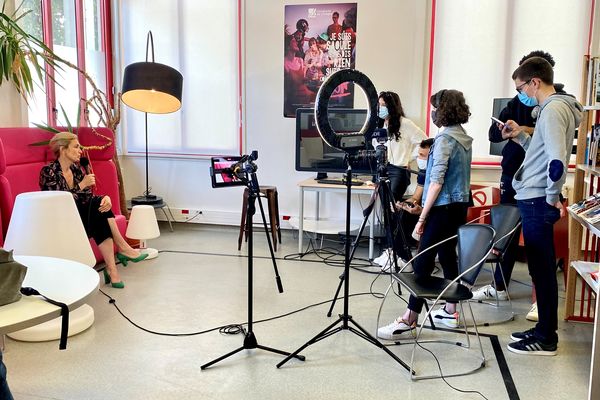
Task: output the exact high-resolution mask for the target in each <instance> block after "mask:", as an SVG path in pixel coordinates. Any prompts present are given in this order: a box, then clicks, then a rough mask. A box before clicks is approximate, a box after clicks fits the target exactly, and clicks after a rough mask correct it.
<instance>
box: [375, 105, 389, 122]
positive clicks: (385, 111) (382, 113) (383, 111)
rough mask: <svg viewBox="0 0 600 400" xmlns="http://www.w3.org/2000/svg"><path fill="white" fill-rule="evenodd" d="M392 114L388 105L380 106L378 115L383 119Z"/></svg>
mask: <svg viewBox="0 0 600 400" xmlns="http://www.w3.org/2000/svg"><path fill="white" fill-rule="evenodd" d="M388 115H390V113H389V112H388V109H387V107H386V106H379V113H378V114H377V116H378V117H379V118H381V119H386V118H387V117H388Z"/></svg>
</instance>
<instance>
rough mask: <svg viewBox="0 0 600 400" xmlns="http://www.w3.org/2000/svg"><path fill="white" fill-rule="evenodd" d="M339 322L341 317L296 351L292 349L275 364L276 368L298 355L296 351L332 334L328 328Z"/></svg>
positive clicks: (298, 351)
mask: <svg viewBox="0 0 600 400" xmlns="http://www.w3.org/2000/svg"><path fill="white" fill-rule="evenodd" d="M341 322H342V318H338V319H337V320H336V321H335V322H334V323H332V324H331V325H329V326H328V327H327V328H325V329H323V330H322V331H321V332H319V333H317V334H316V335H315V336H314V337H313V338H312V339H310V340H309V341H308V342H306V343H304V344H303V345H302V346H300V347H299V348H298V349H297V350H296V351H294V352H293V353H292V354H290V355H289V356H287V357H286V358H284V359H283V361H281V362H280V363H279V364H277V368H281V366H282V365H283V364H285V363H287V362H288V361H290V360H291V359H292V358H293V357H296V356H297V355H298V353H300V352H301V351H302V350H304V349H305V348H307V347H308V346H310V345H311V344H313V343H316V342H318V341H319V340H321V339H324V338H325V337H327V336H329V335H331V334H333V333H334V332H333V331H332V332H329V330H331V329H332V328H333V327H334V326H336V325H337V324H339V323H341ZM337 330H340V328H338V329H337Z"/></svg>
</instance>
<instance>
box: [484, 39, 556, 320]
mask: <svg viewBox="0 0 600 400" xmlns="http://www.w3.org/2000/svg"><path fill="white" fill-rule="evenodd" d="M531 57H542V58H543V59H545V60H546V61H548V63H550V65H551V66H552V67H554V64H555V63H554V58H553V57H552V56H551V55H550V54H549V53H546V52H544V51H542V50H535V51H532V52H531V53H529V54H527V55H525V56H523V58H521V60H520V61H519V65H521V64H523V63H524V62H525V61H526V60H527V59H529V58H531ZM560 89H562V85H560ZM560 89H559V90H558V91H560ZM537 105H538V104H537V101H536V100H535V98H529V97H527V96H526V95H525V94H523V93H521V92H519V93H518V94H517V95H516V96H515V97H514V98H513V99H512V100H510V101H509V102H508V104H507V105H506V107H504V108H503V109H502V111H500V115H499V118H498V119H500V121H503V122H508V121H514V122H515V123H516V124H518V125H519V127H520V129H521V130H522V131H523V132H526V133H528V134H532V133H533V130H534V127H535V114H536V113H535V111H534V110H535V109H536V106H537ZM488 135H489V140H490V142H493V143H500V142H503V141H505V140H506V139H505V138H504V137H502V126H501V125H499V124H497V123H495V122H494V123H492V125H491V126H490V129H489V132H488ZM524 159H525V150H524V149H523V147H522V146H520V145H519V144H517V143H515V142H514V141H512V140H508V141H507V142H506V145H505V146H504V148H503V149H502V162H501V167H502V175H501V176H500V203H501V204H514V205H516V204H517V201H516V200H515V191H514V189H513V186H512V180H513V177H514V175H515V173H516V172H517V170H518V169H519V167H520V166H521V164H522V163H523V160H524ZM520 236H521V228H518V229H517V231H516V232H515V234H514V235H513V238H512V241H511V242H510V243H509V245H508V248H507V250H506V253H505V254H504V258H503V260H502V262H501V263H500V268H496V270H495V271H494V278H493V282H492V283H491V284H488V285H485V286H483V287H481V288H479V289H477V290H475V291H473V299H474V300H491V299H496V296H497V297H498V300H508V293H507V290H508V286H509V283H510V279H511V276H512V271H513V268H514V266H515V261H516V257H517V250H518V246H519V238H520ZM503 278H504V279H503ZM505 283H506V284H505ZM527 319H530V320H533V321H537V305H536V304H535V303H534V304H533V305H532V308H531V310H530V311H529V313H528V314H527Z"/></svg>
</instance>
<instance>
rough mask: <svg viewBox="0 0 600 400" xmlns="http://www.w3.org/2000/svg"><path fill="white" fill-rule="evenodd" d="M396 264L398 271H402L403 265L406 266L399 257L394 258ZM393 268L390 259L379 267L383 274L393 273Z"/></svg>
mask: <svg viewBox="0 0 600 400" xmlns="http://www.w3.org/2000/svg"><path fill="white" fill-rule="evenodd" d="M396 263H397V264H398V270H400V269H402V267H403V266H404V264H406V262H405V261H404V260H402V259H401V258H400V257H398V258H396ZM393 268H394V262H393V261H392V259H391V258H390V259H388V261H387V263H386V264H385V265H382V266H381V272H385V273H390V272H395V271H392V269H393Z"/></svg>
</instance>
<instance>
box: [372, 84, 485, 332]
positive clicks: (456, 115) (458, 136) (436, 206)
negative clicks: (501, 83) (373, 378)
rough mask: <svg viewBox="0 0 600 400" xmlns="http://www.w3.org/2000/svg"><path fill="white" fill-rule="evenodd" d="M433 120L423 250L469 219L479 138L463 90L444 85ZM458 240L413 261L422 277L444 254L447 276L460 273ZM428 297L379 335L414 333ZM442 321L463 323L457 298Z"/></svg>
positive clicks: (420, 229) (435, 314) (420, 226)
mask: <svg viewBox="0 0 600 400" xmlns="http://www.w3.org/2000/svg"><path fill="white" fill-rule="evenodd" d="M430 102H431V105H432V106H433V107H434V110H433V112H432V117H433V122H434V124H435V125H436V126H438V127H439V128H440V131H439V132H438V134H437V136H436V137H435V142H434V143H433V146H432V147H431V150H430V154H429V157H428V160H427V171H426V174H425V183H424V185H423V210H422V211H421V215H420V216H419V219H418V222H417V225H416V226H415V229H414V232H415V233H416V234H418V235H420V236H421V240H420V242H419V250H423V249H427V248H429V247H431V246H433V245H434V244H437V243H440V242H442V241H443V240H445V239H448V238H450V237H452V236H454V235H456V234H457V232H458V228H459V227H460V226H461V225H463V224H464V223H465V222H466V219H467V208H468V207H469V202H470V184H471V159H472V143H473V138H472V137H471V136H469V135H468V134H467V133H466V131H465V130H464V128H463V127H462V124H464V123H467V122H468V120H469V116H470V115H471V113H470V111H469V106H468V105H467V104H466V101H465V98H464V96H463V94H462V92H459V91H458V90H441V91H439V92H437V93H436V94H434V95H433V96H431V99H430ZM456 245H457V239H456V238H454V239H452V240H448V241H446V242H444V243H442V244H440V245H438V246H437V247H436V248H435V251H433V250H432V251H426V252H424V253H423V254H421V255H420V256H419V257H417V258H416V259H415V261H414V263H413V270H414V272H413V273H414V274H416V275H417V279H427V277H429V276H431V274H432V273H433V270H434V267H435V257H436V255H438V257H439V261H440V264H441V266H442V270H443V272H444V278H446V279H454V278H456V277H457V276H458V263H457V258H456ZM423 305H424V301H423V300H422V299H418V298H416V297H414V296H410V298H409V301H408V308H407V310H406V311H405V312H404V314H402V315H400V316H399V317H398V318H396V319H395V320H394V321H392V322H391V323H390V324H388V325H386V326H383V327H380V328H379V329H378V330H377V337H379V338H381V339H387V340H398V339H401V338H403V337H410V333H411V332H412V331H413V330H414V329H415V328H416V326H417V319H418V316H419V314H420V312H421V310H422V308H423ZM431 316H432V318H433V321H434V324H435V325H436V326H440V325H443V326H446V327H450V328H456V327H458V321H459V315H458V313H457V312H456V304H455V303H449V302H448V303H446V304H445V305H444V306H443V307H442V308H439V309H436V310H433V311H432V313H431Z"/></svg>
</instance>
